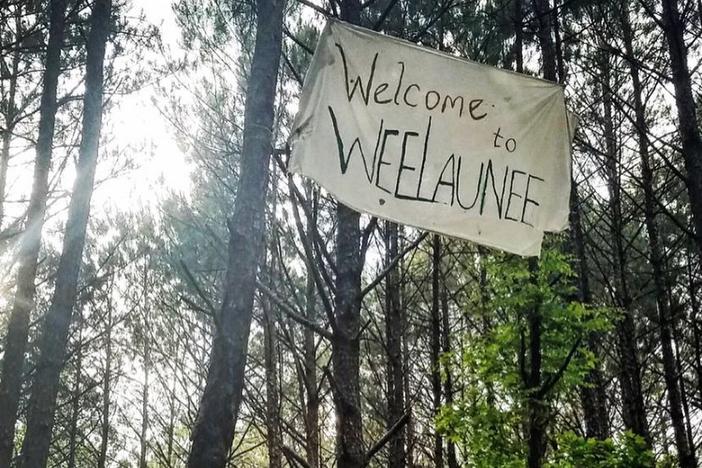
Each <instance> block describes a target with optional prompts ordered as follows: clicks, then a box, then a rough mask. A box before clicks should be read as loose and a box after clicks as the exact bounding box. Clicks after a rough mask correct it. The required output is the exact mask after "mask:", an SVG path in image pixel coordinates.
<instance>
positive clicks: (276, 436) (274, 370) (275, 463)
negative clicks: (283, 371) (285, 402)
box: [263, 304, 283, 468]
mask: <svg viewBox="0 0 702 468" xmlns="http://www.w3.org/2000/svg"><path fill="white" fill-rule="evenodd" d="M263 309H264V310H263V348H264V361H265V362H264V365H265V368H266V444H267V445H268V466H269V467H270V468H281V467H282V466H283V438H282V437H283V436H282V434H281V432H280V396H279V392H278V389H279V386H278V337H277V333H278V326H277V323H276V318H275V315H274V312H273V311H272V310H271V308H270V304H266V305H264V307H263Z"/></svg>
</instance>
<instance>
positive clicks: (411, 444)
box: [398, 238, 416, 468]
mask: <svg viewBox="0 0 702 468" xmlns="http://www.w3.org/2000/svg"><path fill="white" fill-rule="evenodd" d="M398 240H399V244H400V245H399V250H400V251H402V250H404V248H403V245H402V239H401V238H400V239H398ZM404 264H405V259H404V258H403V259H401V260H400V265H401V266H400V271H406V268H405V266H404ZM404 288H405V282H402V283H401V284H400V290H401V292H400V298H401V299H402V298H404V297H407V295H406V294H405V292H404ZM401 310H402V320H401V322H400V323H401V326H402V329H403V330H405V333H404V336H403V338H402V355H403V356H404V358H403V359H402V369H403V371H402V388H403V392H404V394H405V401H406V402H410V401H412V393H411V386H410V375H411V373H412V372H411V362H412V360H411V358H410V348H409V340H408V337H409V335H410V333H409V331H410V321H409V317H408V314H407V308H406V307H405V304H404V303H403V304H402V307H401ZM407 411H408V412H409V415H410V416H409V418H408V420H407V425H406V426H405V439H406V441H407V449H406V456H407V466H408V467H409V468H413V467H414V466H415V463H414V459H415V456H414V453H415V450H414V449H415V443H416V442H415V441H416V436H415V425H414V413H413V412H412V405H407Z"/></svg>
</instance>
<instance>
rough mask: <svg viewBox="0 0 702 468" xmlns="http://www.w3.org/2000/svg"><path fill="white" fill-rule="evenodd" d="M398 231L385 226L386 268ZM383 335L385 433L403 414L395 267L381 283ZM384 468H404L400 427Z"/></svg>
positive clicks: (393, 254) (394, 226) (393, 253)
mask: <svg viewBox="0 0 702 468" xmlns="http://www.w3.org/2000/svg"><path fill="white" fill-rule="evenodd" d="M397 244H398V227H397V224H395V223H392V222H389V221H388V222H386V223H385V262H386V264H389V263H390V262H391V261H392V260H393V259H394V258H396V257H397V255H398V246H397ZM385 284H386V286H385V335H386V339H387V348H386V350H387V359H388V368H387V398H388V418H387V429H388V430H389V429H390V428H391V427H393V426H394V425H395V423H396V422H397V421H399V420H400V418H401V417H402V416H403V414H404V411H405V398H404V387H403V380H402V377H403V376H402V372H403V371H404V366H403V362H402V333H403V330H402V304H401V302H400V272H399V269H398V267H397V266H395V267H394V268H392V270H391V271H390V272H389V273H388V275H387V277H386V281H385ZM388 452H389V453H388V468H404V467H405V466H406V465H407V459H406V458H407V457H406V454H405V430H404V427H403V428H402V429H400V430H398V431H396V432H395V433H394V434H393V436H392V437H391V438H390V440H389V441H388Z"/></svg>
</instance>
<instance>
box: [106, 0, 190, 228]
mask: <svg viewBox="0 0 702 468" xmlns="http://www.w3.org/2000/svg"><path fill="white" fill-rule="evenodd" d="M171 3H172V2H171V0H148V1H147V0H141V1H139V0H135V1H134V3H133V12H132V14H131V15H130V16H136V15H138V14H141V13H143V15H144V17H145V18H146V21H147V22H148V23H150V24H153V25H155V26H157V27H158V28H159V31H160V33H161V37H162V40H163V48H164V52H165V56H164V55H162V54H161V52H160V51H158V50H151V51H148V52H147V57H146V58H147V59H148V60H145V61H144V62H145V63H149V62H151V61H153V62H154V63H156V64H157V66H159V68H160V67H162V66H163V65H164V64H165V63H166V61H167V60H168V57H169V56H170V55H171V54H176V55H177V54H178V51H179V50H180V47H179V35H180V32H179V29H178V26H177V24H176V22H175V17H174V14H173V10H172V7H171ZM163 79H166V80H167V79H169V78H168V77H161V76H159V75H158V72H155V73H154V76H152V77H150V78H149V80H150V81H147V84H146V85H145V86H143V87H142V88H140V89H139V90H137V91H135V92H132V93H130V94H128V95H124V96H118V97H115V105H113V106H112V108H111V109H110V111H109V114H108V115H106V120H105V124H106V125H105V126H104V127H103V129H102V131H103V135H104V136H106V137H107V138H108V140H109V143H108V144H107V145H106V146H105V147H104V148H102V151H103V152H105V151H110V150H112V151H115V150H118V151H120V152H123V155H122V157H125V158H129V159H131V160H132V162H133V164H134V167H133V169H129V170H127V171H123V172H121V173H120V175H119V176H118V177H116V178H113V179H110V180H106V181H104V183H102V184H101V185H100V186H99V187H98V188H97V190H96V192H95V195H94V199H93V201H94V202H93V209H94V210H96V213H95V214H98V213H97V211H99V210H100V209H101V208H104V207H112V208H116V209H119V210H132V209H139V208H140V207H141V206H151V207H153V206H154V205H155V204H157V203H158V201H159V200H161V199H163V198H164V197H165V196H167V195H168V193H169V192H170V191H174V192H178V193H183V194H187V193H188V192H189V187H190V184H189V178H190V171H191V166H190V165H189V164H188V163H187V158H186V157H185V154H183V152H182V150H181V149H180V148H179V147H178V144H177V138H176V135H175V134H174V129H173V128H172V127H171V125H170V124H169V122H168V121H167V119H166V118H165V117H164V116H163V115H162V114H161V112H160V111H159V107H158V103H159V102H160V101H161V100H163V98H162V96H159V94H158V91H157V90H156V87H155V86H154V81H153V80H163ZM102 156H103V157H102V158H101V164H100V166H99V167H98V176H97V177H98V180H101V179H105V178H106V176H107V175H108V174H109V172H110V170H111V168H112V164H111V160H107V161H106V158H105V154H103V155H102ZM111 157H112V156H110V155H108V158H111ZM101 175H102V176H103V177H101Z"/></svg>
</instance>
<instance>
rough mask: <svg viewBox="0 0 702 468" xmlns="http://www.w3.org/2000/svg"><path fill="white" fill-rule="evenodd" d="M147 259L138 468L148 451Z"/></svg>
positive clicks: (143, 465)
mask: <svg viewBox="0 0 702 468" xmlns="http://www.w3.org/2000/svg"><path fill="white" fill-rule="evenodd" d="M149 266H150V262H149V258H148V256H147V257H145V259H144V270H143V276H142V284H143V289H142V299H143V301H144V303H143V305H142V307H143V313H144V322H143V323H142V324H141V327H142V329H141V339H142V346H143V348H142V351H143V354H142V358H143V359H144V385H143V386H142V387H141V430H140V431H139V468H147V456H148V451H149V438H148V434H149V387H150V379H151V305H150V303H149Z"/></svg>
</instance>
